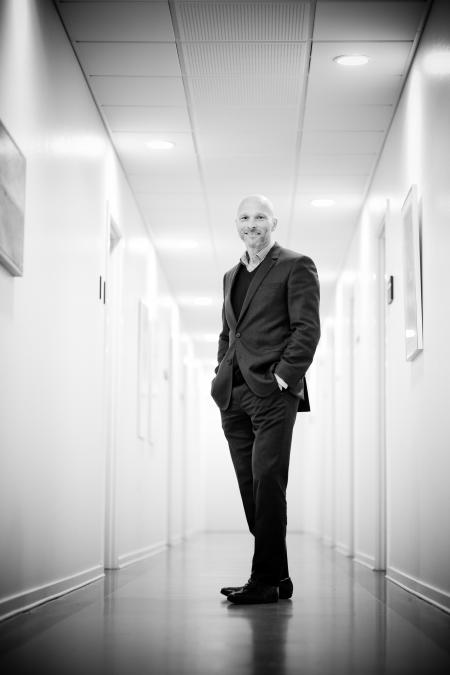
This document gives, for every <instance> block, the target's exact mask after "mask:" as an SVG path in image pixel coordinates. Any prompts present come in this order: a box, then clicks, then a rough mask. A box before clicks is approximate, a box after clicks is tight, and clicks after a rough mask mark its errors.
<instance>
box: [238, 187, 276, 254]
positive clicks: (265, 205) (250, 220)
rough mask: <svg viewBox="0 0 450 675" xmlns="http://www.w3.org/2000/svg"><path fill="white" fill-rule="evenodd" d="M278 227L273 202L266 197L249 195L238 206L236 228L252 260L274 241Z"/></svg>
mask: <svg viewBox="0 0 450 675" xmlns="http://www.w3.org/2000/svg"><path fill="white" fill-rule="evenodd" d="M276 226H277V219H276V218H275V217H274V215H273V205H272V202H271V201H270V200H269V199H267V197H265V196H264V195H248V197H244V199H243V200H242V201H241V203H240V204H239V206H238V210H237V214H236V227H237V231H238V234H239V236H240V238H241V239H242V241H243V242H244V244H245V246H246V249H247V252H248V254H249V256H250V259H252V257H254V256H255V255H256V254H257V253H259V251H262V249H263V248H266V247H267V246H269V244H270V243H271V241H272V232H273V230H274V229H275V228H276Z"/></svg>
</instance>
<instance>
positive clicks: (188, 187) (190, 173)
mask: <svg viewBox="0 0 450 675" xmlns="http://www.w3.org/2000/svg"><path fill="white" fill-rule="evenodd" d="M124 165H125V169H126V170H127V171H128V178H129V181H130V184H131V187H132V188H133V189H134V190H135V192H136V193H141V192H145V193H156V192H159V193H161V194H165V195H170V194H173V193H174V192H175V193H178V198H179V199H180V200H182V199H183V196H184V194H186V193H191V192H195V193H199V194H200V193H201V191H202V185H201V182H200V179H199V177H198V173H197V166H196V164H195V163H193V162H189V163H188V162H184V163H183V165H182V166H178V167H177V166H168V165H166V166H164V167H162V166H159V167H155V166H151V167H145V166H143V165H136V163H134V164H132V163H131V162H129V163H128V162H126V161H124ZM131 169H135V172H133V171H132V170H131Z"/></svg>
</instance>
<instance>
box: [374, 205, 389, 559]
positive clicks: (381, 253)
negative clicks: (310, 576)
mask: <svg viewBox="0 0 450 675" xmlns="http://www.w3.org/2000/svg"><path fill="white" fill-rule="evenodd" d="M389 218H390V204H389V200H386V209H385V212H384V214H383V217H382V218H381V220H380V224H379V226H378V233H377V244H378V251H377V264H378V336H377V337H378V347H377V350H378V355H377V356H378V359H377V360H378V411H377V416H378V425H377V426H378V443H377V446H378V447H377V457H376V486H375V487H376V509H375V551H374V552H375V555H374V559H375V560H374V569H375V570H385V569H386V561H387V503H386V502H387V456H386V351H387V350H386V339H387V333H386V304H387V295H386V291H387V286H386V282H387V279H386V228H387V226H388V222H389Z"/></svg>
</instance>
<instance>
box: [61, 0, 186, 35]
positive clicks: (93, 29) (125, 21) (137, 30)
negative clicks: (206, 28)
mask: <svg viewBox="0 0 450 675" xmlns="http://www.w3.org/2000/svg"><path fill="white" fill-rule="evenodd" d="M59 7H60V11H61V14H62V16H63V19H64V23H65V24H66V26H67V28H68V30H69V33H70V37H71V39H72V40H73V41H79V40H89V41H91V40H93V41H96V40H99V41H111V42H112V41H115V40H119V41H121V42H123V41H131V42H138V41H152V40H157V41H159V42H160V41H164V42H173V41H174V40H175V36H174V33H173V27H172V20H171V16H170V11H169V4H168V3H167V2H109V3H107V4H106V3H105V2H83V3H81V2H64V3H60V5H59Z"/></svg>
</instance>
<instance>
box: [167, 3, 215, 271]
mask: <svg viewBox="0 0 450 675" xmlns="http://www.w3.org/2000/svg"><path fill="white" fill-rule="evenodd" d="M175 5H176V3H175V2H174V0H169V11H170V16H171V18H172V26H173V32H174V35H175V46H176V49H177V54H178V61H179V64H180V70H181V75H182V82H183V89H184V95H185V97H186V104H187V114H188V118H189V124H190V126H191V134H192V143H193V146H194V152H195V158H196V162H197V169H198V173H199V177H200V184H201V186H202V191H203V200H204V202H205V208H206V222H207V223H208V230H209V236H210V239H211V245H212V249H213V254H214V264H215V266H216V269H220V262H219V253H218V250H217V246H216V241H215V237H214V229H213V226H212V217H211V207H210V204H209V200H208V195H207V192H206V182H205V174H204V171H203V167H202V163H201V160H200V151H199V148H198V142H197V136H196V131H195V125H194V119H193V113H192V111H193V104H192V97H191V94H190V91H189V87H188V77H187V71H186V64H185V60H184V54H183V49H182V41H181V38H180V28H179V25H178V18H177V12H176V6H175Z"/></svg>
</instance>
